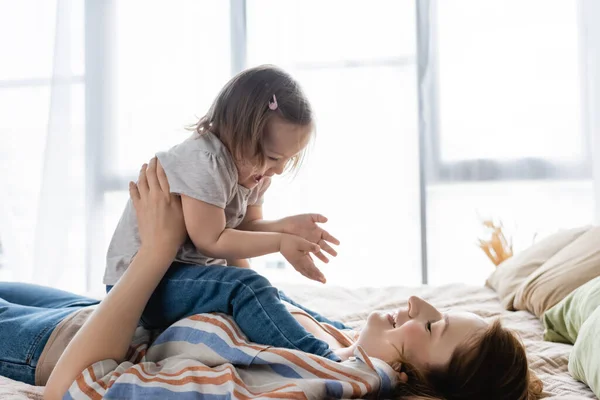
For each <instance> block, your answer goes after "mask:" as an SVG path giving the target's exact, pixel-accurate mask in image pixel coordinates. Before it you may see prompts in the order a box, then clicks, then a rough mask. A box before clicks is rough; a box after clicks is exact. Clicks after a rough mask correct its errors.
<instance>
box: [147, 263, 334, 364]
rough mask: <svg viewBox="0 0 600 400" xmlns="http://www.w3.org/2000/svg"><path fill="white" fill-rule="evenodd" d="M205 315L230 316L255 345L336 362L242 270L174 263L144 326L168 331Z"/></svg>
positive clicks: (273, 294)
mask: <svg viewBox="0 0 600 400" xmlns="http://www.w3.org/2000/svg"><path fill="white" fill-rule="evenodd" d="M208 312H221V313H225V314H229V315H232V316H233V318H234V319H235V321H236V322H237V324H238V325H239V327H240V328H241V329H242V331H243V332H244V333H245V334H246V336H247V337H248V339H250V340H251V341H253V342H256V343H261V344H266V345H270V346H276V347H286V348H291V349H298V350H302V351H305V352H307V353H312V354H316V355H320V356H323V357H327V358H330V359H332V360H336V361H339V358H338V357H337V356H336V355H335V354H334V353H333V352H332V351H331V349H330V348H329V346H328V345H327V343H325V342H323V341H322V340H319V339H317V338H315V337H314V336H313V335H311V334H310V333H308V332H307V331H306V330H305V329H304V328H303V327H302V325H300V324H299V323H298V322H297V321H296V319H295V318H294V317H293V316H292V315H291V314H290V313H289V312H288V311H287V309H286V307H285V305H284V304H283V303H282V302H281V300H280V299H279V294H278V292H277V289H275V288H274V287H273V286H271V284H270V283H269V281H268V280H267V279H266V278H264V277H263V276H261V275H259V274H257V273H256V272H255V271H253V270H251V269H246V268H237V267H221V266H198V265H186V264H180V263H175V264H173V265H172V266H171V268H170V269H169V271H168V272H167V274H166V275H165V277H164V278H163V280H162V281H161V282H160V284H159V286H158V287H157V288H156V290H155V292H154V293H153V294H152V297H151V298H150V300H149V301H148V304H147V306H146V309H145V310H144V313H143V315H142V324H143V325H144V326H145V327H147V328H166V327H168V326H169V325H171V324H173V323H175V322H177V321H178V320H180V319H182V318H185V317H188V316H190V315H194V314H200V313H208Z"/></svg>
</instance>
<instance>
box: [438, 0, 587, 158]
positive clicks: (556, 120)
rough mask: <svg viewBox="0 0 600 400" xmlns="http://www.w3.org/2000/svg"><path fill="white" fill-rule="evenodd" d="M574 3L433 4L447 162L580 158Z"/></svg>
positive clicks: (513, 0) (474, 0) (443, 152)
mask: <svg viewBox="0 0 600 400" xmlns="http://www.w3.org/2000/svg"><path fill="white" fill-rule="evenodd" d="M577 4H578V2H575V1H569V0H556V1H545V0H528V1H516V0H509V1H478V0H457V1H438V2H436V5H437V8H438V10H437V15H436V18H437V25H436V26H437V30H438V31H437V36H436V38H437V43H438V50H439V88H438V89H439V90H438V94H439V107H440V113H439V118H440V121H439V123H440V125H439V127H440V143H439V145H440V149H441V157H442V160H443V161H457V160H467V159H485V158H494V159H518V158H524V157H536V158H545V159H552V160H560V161H577V160H579V159H580V158H581V157H582V154H583V138H582V134H581V116H580V113H581V112H580V109H581V106H580V76H579V54H578V47H579V42H578V25H577V7H578V6H577Z"/></svg>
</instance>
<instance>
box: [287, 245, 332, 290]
mask: <svg viewBox="0 0 600 400" xmlns="http://www.w3.org/2000/svg"><path fill="white" fill-rule="evenodd" d="M320 251H321V248H320V247H319V246H318V245H316V244H314V243H311V242H309V241H308V240H306V239H303V238H301V237H300V236H295V235H290V234H287V233H283V234H282V237H281V243H280V245H279V252H280V253H281V255H283V256H284V257H285V259H286V260H287V261H288V262H289V263H290V264H292V267H294V268H295V269H296V271H298V272H300V273H301V274H302V275H304V276H305V277H307V278H308V279H312V280H314V281H318V282H321V283H325V275H323V273H322V272H321V271H319V269H318V268H317V267H316V266H315V263H314V261H313V259H312V258H311V257H310V253H314V254H315V255H316V254H317V253H319V252H320Z"/></svg>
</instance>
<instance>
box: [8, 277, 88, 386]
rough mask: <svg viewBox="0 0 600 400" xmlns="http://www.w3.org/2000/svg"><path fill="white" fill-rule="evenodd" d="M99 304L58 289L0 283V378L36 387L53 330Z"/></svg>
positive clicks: (25, 284)
mask: <svg viewBox="0 0 600 400" xmlns="http://www.w3.org/2000/svg"><path fill="white" fill-rule="evenodd" d="M98 303H99V301H98V300H94V299H90V298H87V297H83V296H78V295H75V294H72V293H68V292H64V291H62V290H58V289H52V288H48V287H44V286H37V285H30V284H27V283H9V282H0V375H2V376H5V377H8V378H11V379H14V380H17V381H21V382H25V383H28V384H30V385H34V384H35V368H36V366H37V363H38V360H39V358H40V355H41V354H42V351H43V350H44V346H46V342H47V341H48V338H49V337H50V334H51V333H52V331H53V330H54V328H56V326H57V325H58V324H59V323H60V321H62V320H63V319H64V318H65V317H66V316H68V315H69V314H71V313H73V312H75V311H77V310H79V309H81V308H83V307H88V306H91V305H94V304H98Z"/></svg>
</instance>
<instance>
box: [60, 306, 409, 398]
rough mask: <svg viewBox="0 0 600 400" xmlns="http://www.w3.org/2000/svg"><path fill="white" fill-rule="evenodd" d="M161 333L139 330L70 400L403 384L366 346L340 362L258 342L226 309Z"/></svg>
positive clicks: (351, 390)
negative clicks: (121, 357) (123, 357)
mask: <svg viewBox="0 0 600 400" xmlns="http://www.w3.org/2000/svg"><path fill="white" fill-rule="evenodd" d="M328 329H332V327H330V326H328ZM154 336H156V335H153V334H152V333H151V332H148V331H146V330H144V329H142V328H138V331H137V332H136V335H135V338H134V342H133V344H132V347H131V348H130V352H129V354H128V356H127V360H128V361H126V362H122V363H120V364H118V363H117V362H115V361H114V360H105V361H101V362H97V363H95V364H94V365H92V366H90V367H89V368H87V369H86V370H85V371H84V372H83V373H82V374H81V375H80V376H79V377H78V379H77V380H76V381H75V382H74V383H73V384H72V385H71V387H70V389H69V392H68V393H67V394H66V395H65V399H101V398H105V399H144V400H149V399H172V398H176V399H178V400H179V399H197V398H202V399H211V400H219V399H231V398H236V399H262V398H268V399H324V398H334V399H341V398H364V397H376V398H378V397H386V394H387V393H389V391H390V389H391V388H392V387H393V385H395V384H396V382H397V381H396V379H397V378H396V375H395V373H394V371H393V370H392V369H391V368H390V367H389V366H388V364H386V363H385V362H383V361H381V360H378V359H374V358H369V357H368V356H367V355H366V354H365V353H364V351H363V350H362V349H361V348H360V347H358V348H357V349H356V351H355V357H351V358H350V359H349V360H347V361H344V362H342V363H336V362H334V361H330V360H328V359H325V358H323V357H319V356H315V355H312V354H307V353H304V352H301V351H297V350H289V349H282V348H274V347H269V346H263V345H258V344H255V343H250V342H249V341H248V340H247V338H246V337H245V336H244V334H243V333H242V332H241V331H240V329H239V328H238V326H237V325H236V324H235V322H234V321H233V319H232V318H231V317H230V316H227V315H223V314H199V315H194V316H192V317H189V318H185V319H183V320H181V321H179V322H177V323H176V324H174V325H172V326H171V327H169V328H168V329H166V330H165V331H164V332H162V333H160V334H159V335H158V336H157V337H154Z"/></svg>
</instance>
